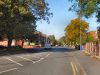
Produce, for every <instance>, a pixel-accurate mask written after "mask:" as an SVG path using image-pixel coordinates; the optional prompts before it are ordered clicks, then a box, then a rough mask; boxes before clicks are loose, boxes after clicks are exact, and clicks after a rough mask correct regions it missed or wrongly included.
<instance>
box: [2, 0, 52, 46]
mask: <svg viewBox="0 0 100 75" xmlns="http://www.w3.org/2000/svg"><path fill="white" fill-rule="evenodd" d="M48 11H49V8H48V3H46V1H45V0H0V37H2V38H8V46H11V42H12V39H16V38H17V39H27V38H30V36H31V35H32V34H33V33H34V31H35V30H36V21H37V20H41V19H43V20H46V21H47V22H48V23H49V16H50V15H52V14H51V13H49V12H48Z"/></svg>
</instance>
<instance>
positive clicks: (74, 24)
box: [65, 18, 89, 45]
mask: <svg viewBox="0 0 100 75" xmlns="http://www.w3.org/2000/svg"><path fill="white" fill-rule="evenodd" d="M80 27H81V29H80ZM88 28H89V24H88V23H87V22H85V21H84V20H81V19H79V18H76V19H73V20H71V22H70V23H69V24H68V25H67V27H66V28H65V35H66V40H67V42H69V44H71V45H77V44H80V35H81V37H82V43H83V41H84V39H85V38H86V33H87V30H88Z"/></svg>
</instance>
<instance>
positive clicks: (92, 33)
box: [88, 31, 98, 39]
mask: <svg viewBox="0 0 100 75" xmlns="http://www.w3.org/2000/svg"><path fill="white" fill-rule="evenodd" d="M88 34H89V35H91V36H92V37H93V38H94V39H97V38H98V35H97V31H90V32H88Z"/></svg>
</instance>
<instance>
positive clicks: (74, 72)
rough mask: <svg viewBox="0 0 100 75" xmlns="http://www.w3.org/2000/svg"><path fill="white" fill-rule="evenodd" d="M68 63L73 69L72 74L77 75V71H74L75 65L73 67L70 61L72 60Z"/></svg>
mask: <svg viewBox="0 0 100 75" xmlns="http://www.w3.org/2000/svg"><path fill="white" fill-rule="evenodd" d="M70 64H71V67H72V70H73V74H74V75H77V73H76V71H75V67H74V65H73V63H72V62H70Z"/></svg>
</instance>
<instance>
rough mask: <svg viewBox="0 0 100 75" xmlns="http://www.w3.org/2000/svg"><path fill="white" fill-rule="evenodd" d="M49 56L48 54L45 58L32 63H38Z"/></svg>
mask: <svg viewBox="0 0 100 75" xmlns="http://www.w3.org/2000/svg"><path fill="white" fill-rule="evenodd" d="M49 55H50V54H47V55H46V56H45V57H43V58H40V59H39V60H37V61H35V62H34V63H37V62H40V61H42V60H44V59H45V58H47V57H48V56H49Z"/></svg>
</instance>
